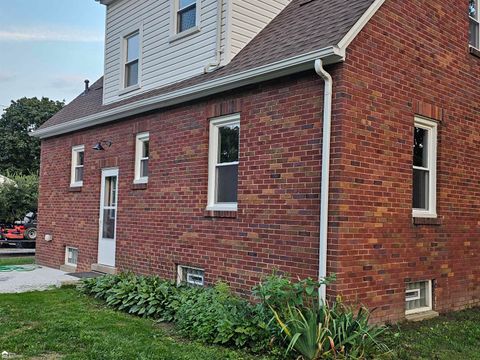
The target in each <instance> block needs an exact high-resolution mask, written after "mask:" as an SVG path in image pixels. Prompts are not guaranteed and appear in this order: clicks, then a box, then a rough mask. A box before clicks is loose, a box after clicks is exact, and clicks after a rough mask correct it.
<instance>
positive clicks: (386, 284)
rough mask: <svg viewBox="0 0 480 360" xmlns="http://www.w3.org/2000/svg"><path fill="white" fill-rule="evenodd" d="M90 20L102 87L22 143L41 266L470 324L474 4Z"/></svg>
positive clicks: (184, 10) (342, 3)
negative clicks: (307, 291) (455, 315)
mask: <svg viewBox="0 0 480 360" xmlns="http://www.w3.org/2000/svg"><path fill="white" fill-rule="evenodd" d="M100 2H101V3H103V4H104V5H106V6H107V18H106V30H107V33H106V44H105V75H104V77H103V78H101V79H99V80H98V81H96V82H95V83H94V84H92V85H91V86H90V87H88V86H87V88H86V90H85V91H84V92H83V93H82V94H81V95H80V96H78V97H77V98H76V99H75V100H73V101H72V102H71V103H70V104H69V105H67V106H66V107H65V108H64V109H63V110H61V111H60V112H59V113H58V114H56V115H55V116H54V117H52V118H51V119H50V120H49V121H47V122H46V123H45V124H44V125H43V126H42V127H41V128H39V129H38V130H36V131H35V133H34V135H35V136H38V137H40V138H41V139H42V153H41V181H40V201H39V202H40V203H39V240H38V241H37V259H38V262H39V263H40V264H43V265H47V266H52V267H62V268H64V269H68V270H70V271H89V270H90V269H94V270H97V271H102V272H113V271H121V270H126V269H131V270H134V271H135V272H138V273H147V274H159V275H161V276H163V277H166V278H171V279H175V278H176V279H178V281H187V282H190V283H195V284H212V283H214V282H215V281H217V280H218V279H224V280H226V281H228V282H229V283H230V284H231V285H232V287H233V288H234V289H235V290H236V291H238V292H240V293H242V292H243V293H247V292H248V291H249V289H250V288H251V287H252V286H253V285H255V284H256V283H257V282H258V280H259V279H260V278H261V277H262V276H263V275H265V274H269V273H270V272H271V271H272V270H273V269H280V270H281V271H284V272H287V273H289V274H291V275H293V276H299V277H307V276H310V277H317V276H324V275H325V274H327V273H329V274H330V273H335V274H337V281H336V282H335V283H334V284H333V285H331V286H329V287H328V288H327V289H326V290H325V289H322V294H325V291H326V293H327V295H328V296H335V295H336V294H342V295H343V296H344V297H345V298H346V299H348V300H350V301H355V302H361V303H364V304H366V305H367V306H369V307H370V308H375V309H376V311H375V313H374V314H375V317H376V319H377V320H378V321H397V320H401V319H403V318H405V317H406V316H407V317H409V316H430V315H432V314H434V312H445V311H450V310H456V309H461V308H465V307H469V306H474V305H479V304H480V287H479V285H480V283H479V281H480V261H479V256H478V253H480V228H479V226H480V217H479V215H478V212H477V211H478V210H479V208H480V192H479V189H478V184H479V181H480V173H479V172H478V170H477V169H478V168H479V167H480V153H479V150H478V147H479V144H480V135H479V134H478V131H479V130H480V124H478V119H479V115H480V108H479V105H478V99H479V98H480V87H479V86H478V82H477V75H480V58H479V57H480V55H479V54H480V51H479V49H480V44H479V38H480V36H479V35H480V30H479V16H478V15H477V9H478V5H479V4H478V0H471V1H468V0H462V1H459V0H438V1H435V2H434V3H432V2H426V1H422V0H356V1H351V0H350V1H347V0H291V1H288V0H261V1H255V2H252V1H250V0H223V1H215V0H196V1H195V0H171V1H170V0H169V1H167V0H156V1H133V0H102V1H100ZM134 3H135V6H134ZM65 224H67V226H65ZM418 314H420V315H418Z"/></svg>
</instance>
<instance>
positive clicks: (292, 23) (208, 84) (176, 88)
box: [33, 0, 384, 138]
mask: <svg viewBox="0 0 480 360" xmlns="http://www.w3.org/2000/svg"><path fill="white" fill-rule="evenodd" d="M383 1H384V0H354V1H353V0H292V2H291V3H290V4H289V5H288V6H287V7H286V8H285V9H284V10H283V11H282V12H281V13H280V14H279V15H278V16H277V17H276V18H274V19H273V20H272V21H271V22H270V23H269V24H268V25H267V26H266V27H265V28H264V29H263V30H262V31H261V32H260V33H259V34H258V35H257V36H256V37H255V38H254V39H252V41H250V42H249V43H248V44H247V46H245V48H243V49H242V50H241V51H240V52H239V53H238V54H237V55H236V56H235V57H234V58H233V59H232V61H231V62H230V63H229V64H227V65H226V66H224V67H222V68H220V69H218V70H216V71H213V72H211V73H207V74H202V75H198V76H196V77H193V78H190V79H187V80H184V81H181V82H178V83H174V84H171V85H168V86H165V87H162V88H159V89H155V90H151V91H148V92H145V93H142V94H139V95H137V96H134V97H130V98H128V99H124V100H121V101H117V102H114V103H110V104H107V105H103V104H102V99H103V77H102V78H100V79H98V80H97V81H96V82H95V83H94V84H92V85H91V87H90V90H89V91H88V92H87V93H82V94H81V95H79V96H78V97H77V98H76V99H74V100H73V101H72V102H70V103H69V104H68V105H67V106H65V107H64V108H63V109H62V110H60V111H59V112H58V113H57V114H55V115H54V116H53V117H52V118H50V119H49V120H48V121H47V122H45V123H44V124H43V125H42V126H41V127H40V128H39V129H38V130H36V131H35V133H34V134H33V135H34V136H39V137H41V138H44V137H48V136H54V135H59V134H62V133H66V132H70V131H75V130H78V129H81V128H85V127H88V126H94V125H97V124H99V123H104V122H107V121H112V120H115V119H120V118H122V117H126V116H130V115H133V114H138V113H140V112H144V111H149V110H153V109H158V108H161V107H164V106H170V105H173V104H178V103H181V102H184V101H189V100H192V99H195V98H200V97H202V96H206V95H210V94H213V93H218V92H220V91H225V90H226V89H233V88H236V87H239V86H243V85H246V84H251V83H254V82H259V81H264V80H267V79H271V78H274V77H278V76H282V75H286V74H288V73H290V74H291V73H294V72H298V71H302V70H305V69H307V68H313V61H314V60H315V59H317V58H324V61H325V62H326V63H329V62H330V63H332V62H339V61H342V60H343V58H344V55H345V48H346V46H348V44H349V43H350V42H351V41H352V40H353V38H354V37H355V36H356V35H357V34H358V32H359V31H360V30H361V28H363V25H365V23H366V22H368V20H369V19H370V17H371V16H372V15H373V13H374V12H375V11H376V10H377V9H378V8H379V7H380V6H381V5H382V4H383Z"/></svg>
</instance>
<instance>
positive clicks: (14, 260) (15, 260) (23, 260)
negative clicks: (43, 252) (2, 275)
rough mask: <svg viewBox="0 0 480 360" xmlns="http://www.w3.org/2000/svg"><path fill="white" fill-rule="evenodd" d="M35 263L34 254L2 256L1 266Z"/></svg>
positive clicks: (0, 259)
mask: <svg viewBox="0 0 480 360" xmlns="http://www.w3.org/2000/svg"><path fill="white" fill-rule="evenodd" d="M30 264H35V257H34V256H25V257H5V258H0V266H6V265H30Z"/></svg>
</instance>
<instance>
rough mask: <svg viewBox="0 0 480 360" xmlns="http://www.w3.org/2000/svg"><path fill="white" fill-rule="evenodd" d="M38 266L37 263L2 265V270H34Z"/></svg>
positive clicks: (0, 268)
mask: <svg viewBox="0 0 480 360" xmlns="http://www.w3.org/2000/svg"><path fill="white" fill-rule="evenodd" d="M36 268H37V266H36V265H1V266H0V272H12V271H33V270H35V269H36Z"/></svg>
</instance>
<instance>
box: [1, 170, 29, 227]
mask: <svg viewBox="0 0 480 360" xmlns="http://www.w3.org/2000/svg"><path fill="white" fill-rule="evenodd" d="M7 177H8V178H9V179H11V180H12V182H8V183H4V184H3V185H1V186H0V224H1V223H13V222H14V221H15V220H21V219H23V217H24V216H25V214H26V213H28V212H29V211H37V199H38V175H37V174H32V175H14V174H9V173H7Z"/></svg>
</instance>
